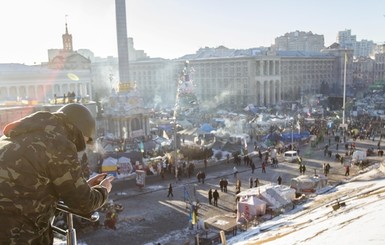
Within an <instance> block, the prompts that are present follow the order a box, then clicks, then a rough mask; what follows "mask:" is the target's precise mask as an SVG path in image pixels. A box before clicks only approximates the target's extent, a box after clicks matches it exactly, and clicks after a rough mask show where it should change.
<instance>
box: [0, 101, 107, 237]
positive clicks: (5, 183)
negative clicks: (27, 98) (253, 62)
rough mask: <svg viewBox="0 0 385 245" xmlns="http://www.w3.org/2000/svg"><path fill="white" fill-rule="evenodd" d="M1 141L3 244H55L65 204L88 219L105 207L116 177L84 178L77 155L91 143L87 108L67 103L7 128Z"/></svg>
mask: <svg viewBox="0 0 385 245" xmlns="http://www.w3.org/2000/svg"><path fill="white" fill-rule="evenodd" d="M3 133H4V136H3V137H2V138H1V139H0V155H1V157H0V169H1V177H0V196H1V199H0V217H1V224H0V244H52V243H53V233H52V229H51V227H50V222H51V219H52V218H53V217H54V215H55V212H56V205H57V203H58V202H59V201H63V202H64V204H65V205H67V206H68V207H69V208H70V209H74V210H77V211H78V212H80V213H83V214H88V213H91V212H93V211H95V210H96V209H98V208H100V207H101V206H103V205H104V204H105V203H106V201H107V198H108V193H109V192H110V191H111V188H112V185H111V181H112V180H113V179H114V177H113V176H109V177H107V175H106V174H98V175H96V176H94V177H92V178H90V179H88V180H86V179H85V178H84V177H83V175H82V169H81V164H80V162H79V159H78V153H79V152H82V151H84V150H85V149H86V146H87V144H92V143H93V140H94V136H95V120H94V118H93V117H92V114H91V112H90V111H89V110H88V109H87V107H85V106H83V105H80V104H66V105H65V106H63V107H61V108H60V109H59V110H58V111H57V112H53V113H50V112H43V111H39V112H36V113H34V114H31V115H29V116H27V117H24V118H22V119H20V120H18V121H15V122H12V123H10V124H8V125H6V126H5V128H4V131H3Z"/></svg>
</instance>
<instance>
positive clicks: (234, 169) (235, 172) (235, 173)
mask: <svg viewBox="0 0 385 245" xmlns="http://www.w3.org/2000/svg"><path fill="white" fill-rule="evenodd" d="M233 174H234V178H236V177H237V174H238V169H237V167H235V166H234V168H233Z"/></svg>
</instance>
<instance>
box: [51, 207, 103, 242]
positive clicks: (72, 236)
mask: <svg viewBox="0 0 385 245" xmlns="http://www.w3.org/2000/svg"><path fill="white" fill-rule="evenodd" d="M56 209H57V210H58V211H60V212H63V213H64V214H66V219H67V229H66V230H64V229H62V228H60V227H58V226H55V225H54V221H55V219H52V222H51V227H52V230H53V231H54V232H56V233H58V234H60V235H63V236H65V237H66V241H67V245H77V238H76V230H75V228H74V223H73V216H74V215H75V216H78V217H79V218H81V219H85V220H88V221H91V222H96V221H98V220H99V213H98V212H93V213H91V214H82V213H79V212H77V211H75V210H72V209H70V208H69V207H68V206H66V205H65V204H64V203H62V202H59V203H58V204H57V207H56Z"/></svg>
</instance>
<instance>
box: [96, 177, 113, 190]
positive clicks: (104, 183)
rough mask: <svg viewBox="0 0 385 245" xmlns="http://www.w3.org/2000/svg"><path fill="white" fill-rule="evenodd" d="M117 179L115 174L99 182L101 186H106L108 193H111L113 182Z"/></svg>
mask: <svg viewBox="0 0 385 245" xmlns="http://www.w3.org/2000/svg"><path fill="white" fill-rule="evenodd" d="M114 179H115V177H114V176H107V178H105V179H104V180H102V182H100V183H99V185H101V186H104V187H105V188H106V189H107V191H108V193H110V191H111V188H112V184H111V182H112V181H113V180H114Z"/></svg>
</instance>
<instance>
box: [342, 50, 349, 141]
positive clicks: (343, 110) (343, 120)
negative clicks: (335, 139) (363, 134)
mask: <svg viewBox="0 0 385 245" xmlns="http://www.w3.org/2000/svg"><path fill="white" fill-rule="evenodd" d="M347 60H348V58H347V52H346V51H345V62H344V95H343V105H342V125H343V126H344V128H343V129H342V134H343V135H345V103H346V66H347V63H348V62H347Z"/></svg>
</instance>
